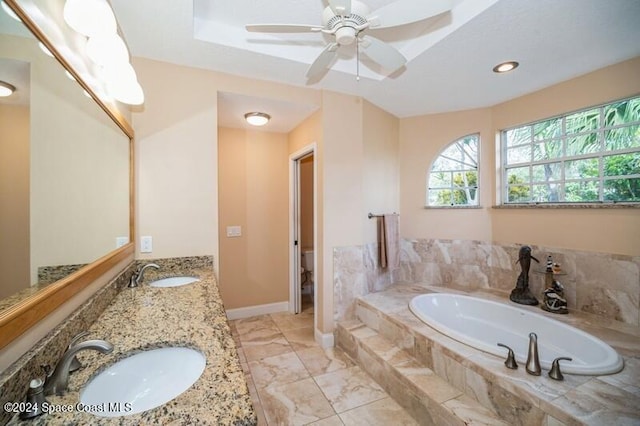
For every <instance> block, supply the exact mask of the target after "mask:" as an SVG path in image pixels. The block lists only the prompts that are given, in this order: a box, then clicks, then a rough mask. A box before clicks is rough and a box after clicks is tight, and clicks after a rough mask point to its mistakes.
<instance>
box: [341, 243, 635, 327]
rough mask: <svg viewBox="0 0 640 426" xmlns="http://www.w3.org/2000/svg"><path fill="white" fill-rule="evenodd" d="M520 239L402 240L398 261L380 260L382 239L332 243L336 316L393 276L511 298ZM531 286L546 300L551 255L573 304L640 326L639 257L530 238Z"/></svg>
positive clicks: (350, 312) (349, 315)
mask: <svg viewBox="0 0 640 426" xmlns="http://www.w3.org/2000/svg"><path fill="white" fill-rule="evenodd" d="M520 247H521V245H520V244H491V243H487V242H481V241H469V240H435V239H411V240H410V239H403V240H401V254H400V268H399V269H396V270H394V271H392V272H389V271H387V270H382V269H381V268H380V267H379V265H378V264H377V260H376V259H377V245H376V244H370V245H366V246H355V247H341V248H336V249H335V250H334V301H335V302H334V303H335V307H334V314H335V315H334V317H335V320H336V321H340V320H343V319H353V318H354V313H355V304H354V302H355V300H356V299H357V298H358V297H360V296H364V295H366V294H369V293H375V292H377V291H382V290H384V289H386V288H389V286H390V285H391V284H392V283H419V282H422V283H427V284H430V285H437V286H442V287H448V288H454V289H462V290H466V291H473V290H477V289H483V290H487V291H493V292H495V294H499V295H502V296H503V297H506V298H508V295H509V292H510V291H511V289H513V287H515V283H516V279H517V276H518V274H519V273H520V266H519V265H518V264H516V260H517V259H518V250H519V249H520ZM531 247H532V252H533V255H534V256H535V257H536V258H538V260H540V264H536V263H535V262H532V267H531V270H530V274H529V278H530V283H529V284H530V288H531V290H532V292H533V294H534V295H536V296H537V297H538V299H539V300H542V297H541V293H542V290H543V287H544V274H543V273H542V272H543V271H544V267H545V262H546V259H547V256H548V255H551V256H552V257H553V260H554V262H557V263H559V264H560V265H561V268H562V271H563V275H560V276H558V277H557V278H558V280H559V281H560V282H561V283H562V284H563V286H564V287H565V295H566V297H567V300H568V305H569V309H570V310H574V311H575V310H577V311H582V312H586V313H590V314H595V315H598V316H600V317H602V318H605V319H612V320H616V321H620V322H623V323H626V324H630V325H634V326H640V256H624V255H617V254H608V253H596V252H584V251H577V250H568V249H561V248H554V247H545V246H535V245H532V246H531Z"/></svg>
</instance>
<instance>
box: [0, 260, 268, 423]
mask: <svg viewBox="0 0 640 426" xmlns="http://www.w3.org/2000/svg"><path fill="white" fill-rule="evenodd" d="M157 263H159V265H160V269H159V270H158V271H155V270H154V271H149V273H148V274H146V276H145V280H144V282H143V283H141V285H140V286H138V287H136V288H128V287H127V283H128V277H129V276H130V275H131V273H132V272H133V270H134V269H135V266H136V265H135V264H132V265H131V267H129V268H127V270H126V271H125V272H123V274H122V277H121V279H117V280H114V282H112V283H110V284H109V285H108V286H107V287H116V288H115V289H109V288H106V289H105V291H102V292H100V293H98V294H96V296H94V298H100V297H108V296H107V294H108V293H109V292H110V291H113V290H115V291H117V294H116V295H115V297H113V299H112V300H113V301H112V302H111V303H110V304H109V305H108V306H107V307H106V309H105V310H104V311H103V312H102V314H101V315H100V316H99V317H98V318H97V320H96V321H95V322H94V323H93V325H91V326H90V327H89V328H88V331H89V333H90V334H89V335H88V336H87V337H86V339H104V340H106V341H108V342H110V343H111V344H113V346H114V350H113V352H112V353H111V354H108V355H104V354H101V353H98V352H95V351H83V352H81V353H79V354H78V359H79V360H80V362H81V363H82V364H83V365H84V367H83V368H82V369H81V370H79V371H77V372H74V373H72V374H71V376H70V378H69V388H68V391H67V392H66V394H64V395H63V396H55V395H54V396H48V397H46V398H47V401H48V402H49V404H51V406H53V407H54V408H55V407H60V408H61V409H62V408H63V407H71V409H70V410H69V411H67V412H62V411H60V412H56V413H47V414H43V415H41V416H39V417H36V418H35V419H32V420H27V421H21V420H20V419H19V418H18V415H17V414H16V415H15V416H13V418H12V419H11V421H10V423H9V424H30V425H45V424H47V425H49V424H100V423H103V422H104V423H111V422H114V421H116V422H119V423H120V424H150V423H155V424H211V425H221V424H233V425H253V424H256V423H257V419H256V415H255V412H254V410H253V406H252V404H251V398H250V395H249V391H248V389H247V384H246V381H245V376H244V373H243V371H242V368H241V366H240V361H239V358H238V355H237V352H236V346H235V343H234V341H233V338H232V336H231V331H230V329H229V326H228V323H227V318H226V314H225V311H224V307H223V304H222V300H221V299H220V294H219V291H218V287H217V283H216V281H215V277H214V275H213V267H212V260H211V258H182V259H174V260H160V261H157ZM185 274H188V275H190V276H195V277H197V278H199V279H200V281H197V282H194V283H190V284H187V285H182V286H178V287H166V288H162V287H151V286H149V282H151V281H153V280H155V279H160V278H165V277H170V276H179V275H185ZM97 302H98V301H96V300H92V301H89V302H88V303H87V304H86V305H85V306H83V308H81V309H92V306H96V305H99V303H97ZM74 316H77V315H75V314H74ZM73 320H74V318H70V321H72V322H73ZM63 326H64V324H63V325H62V326H61V327H63ZM55 331H56V330H54V333H52V334H56V333H55ZM58 334H61V333H58ZM53 338H55V337H53ZM66 344H68V342H66V343H62V342H59V343H58V344H57V346H58V347H59V348H61V349H62V350H61V351H60V349H58V351H59V352H60V354H58V355H57V356H56V357H54V358H55V359H58V358H59V355H61V353H62V352H64V350H65V349H66ZM160 347H187V348H192V349H195V350H197V351H199V352H201V353H202V354H203V355H204V357H205V358H206V366H205V368H204V371H203V373H202V375H201V376H200V377H199V379H198V380H197V381H196V382H195V383H194V384H193V386H191V387H190V388H189V389H187V390H186V391H185V392H184V393H182V394H180V395H179V396H177V397H176V398H175V399H173V400H171V401H169V402H167V403H166V404H164V405H161V406H159V407H156V408H153V409H151V410H148V411H145V412H142V413H139V414H134V415H130V416H123V417H119V418H116V419H108V418H104V417H100V416H98V415H95V414H90V413H87V412H84V409H85V407H82V406H79V405H77V404H78V403H79V401H80V395H81V392H82V391H83V388H84V387H85V386H86V384H87V383H89V382H90V381H91V380H92V379H93V378H94V377H95V376H97V375H98V374H99V373H100V372H102V371H104V370H105V369H106V368H108V367H109V366H111V365H113V364H114V363H116V362H118V361H119V360H121V359H124V358H126V357H129V356H131V355H133V354H136V353H139V352H141V351H145V350H150V349H154V348H160ZM41 349H42V348H41ZM34 350H35V351H37V350H38V348H34ZM28 355H29V354H27V356H25V357H23V358H24V359H25V360H26V359H27V358H29V356H28ZM34 355H35V354H34ZM35 356H37V355H35ZM20 368H29V367H27V366H24V367H21V366H20V365H16V366H14V367H13V369H15V370H19V369H20ZM31 368H33V366H31ZM36 369H37V368H36ZM34 374H35V373H34ZM4 385H5V386H7V384H6V383H5V384H4ZM26 392H27V388H26V387H25V388H24V389H23V392H22V398H24V395H26ZM22 401H24V399H22V400H21V401H15V402H22ZM106 408H107V409H108V407H106Z"/></svg>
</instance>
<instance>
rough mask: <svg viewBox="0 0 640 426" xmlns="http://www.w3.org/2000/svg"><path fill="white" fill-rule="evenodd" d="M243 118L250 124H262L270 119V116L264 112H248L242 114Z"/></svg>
mask: <svg viewBox="0 0 640 426" xmlns="http://www.w3.org/2000/svg"><path fill="white" fill-rule="evenodd" d="M244 119H245V120H247V123H249V124H251V125H252V126H264V125H265V124H267V123H268V122H269V120H271V116H270V115H269V114H266V113H264V112H248V113H246V114H245V115H244Z"/></svg>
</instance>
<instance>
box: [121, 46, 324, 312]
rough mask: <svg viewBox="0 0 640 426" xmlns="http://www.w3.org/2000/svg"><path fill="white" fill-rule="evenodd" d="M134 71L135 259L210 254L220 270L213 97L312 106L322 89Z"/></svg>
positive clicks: (156, 65) (163, 70)
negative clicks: (139, 99) (139, 89)
mask: <svg viewBox="0 0 640 426" xmlns="http://www.w3.org/2000/svg"><path fill="white" fill-rule="evenodd" d="M134 67H135V69H136V72H137V74H138V79H139V81H140V83H141V85H142V86H143V88H144V90H145V96H146V100H145V104H144V108H143V109H142V110H141V111H137V112H134V114H133V122H134V128H135V131H136V185H137V190H136V205H137V207H138V209H137V212H136V224H137V233H138V238H137V239H136V247H137V253H136V257H137V258H140V259H147V258H162V257H180V256H193V255H213V256H214V262H215V266H214V268H215V270H216V272H218V270H219V268H218V261H219V248H218V245H219V239H220V238H222V236H219V234H218V228H219V218H218V208H219V205H218V188H219V185H218V125H217V121H218V118H217V108H218V106H217V94H218V92H230V93H238V94H244V95H250V96H257V97H264V98H271V99H275V100H282V101H290V102H294V103H305V104H309V105H319V104H320V101H321V100H320V95H319V92H318V91H316V90H311V89H307V88H296V87H291V86H287V85H283V84H277V83H270V82H265V81H257V80H252V79H246V78H242V77H237V76H233V75H229V74H223V73H216V72H212V71H205V70H199V69H194V68H188V67H182V66H177V65H173V64H169V63H165V62H158V61H153V60H148V59H142V58H135V59H134ZM171 81H174V82H180V84H175V85H169V84H167V82H171ZM141 235H148V236H151V237H153V252H152V253H149V254H142V253H140V252H139V236H141ZM244 306H249V303H246V304H244Z"/></svg>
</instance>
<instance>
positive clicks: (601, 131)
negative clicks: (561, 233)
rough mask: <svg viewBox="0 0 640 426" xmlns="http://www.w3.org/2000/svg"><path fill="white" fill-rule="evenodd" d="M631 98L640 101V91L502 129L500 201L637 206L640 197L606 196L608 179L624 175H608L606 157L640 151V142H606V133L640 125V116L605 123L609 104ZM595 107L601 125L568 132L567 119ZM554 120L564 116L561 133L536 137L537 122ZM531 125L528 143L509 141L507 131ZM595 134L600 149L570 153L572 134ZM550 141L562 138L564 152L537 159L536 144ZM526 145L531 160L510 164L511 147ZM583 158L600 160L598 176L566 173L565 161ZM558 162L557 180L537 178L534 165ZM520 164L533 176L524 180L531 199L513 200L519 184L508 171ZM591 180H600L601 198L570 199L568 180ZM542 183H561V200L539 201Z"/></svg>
mask: <svg viewBox="0 0 640 426" xmlns="http://www.w3.org/2000/svg"><path fill="white" fill-rule="evenodd" d="M631 100H639V101H640V96H638V95H636V96H631V97H626V98H622V99H618V100H615V101H611V102H607V103H602V104H598V105H594V106H589V107H585V108H581V109H578V110H574V111H570V112H566V113H562V114H559V115H555V116H551V117H546V118H543V119H540V120H536V121H532V122H529V123H525V124H520V125H517V126H512V127H508V128H505V129H502V130H500V132H499V137H498V140H499V143H500V150H499V152H500V159H499V160H498V161H499V164H500V172H501V176H500V197H501V202H500V205H501V206H505V207H510V206H514V207H517V206H527V205H539V206H543V205H544V206H574V205H578V206H584V205H587V206H598V205H607V204H609V205H611V204H621V205H624V204H626V205H632V206H636V205H640V201H629V200H622V201H617V200H606V199H605V190H606V187H605V182H606V181H607V180H616V179H620V178H621V176H606V173H605V170H604V159H605V158H606V157H611V156H618V155H625V154H635V153H640V146H637V147H631V148H625V149H607V146H606V143H607V140H606V137H605V135H606V134H607V132H610V131H612V130H617V129H621V128H628V127H634V126H640V118H639V119H638V120H634V121H629V122H626V123H624V124H617V125H613V126H607V125H606V123H605V110H606V108H607V107H610V106H614V105H616V104H620V103H624V102H628V101H631ZM592 110H598V124H597V127H595V128H592V129H588V130H584V131H581V132H575V133H567V119H568V118H569V117H571V116H573V115H576V114H580V113H583V112H588V111H592ZM553 120H560V133H559V134H556V135H553V136H552V137H548V138H540V139H536V133H535V131H536V130H535V126H536V125H539V124H543V123H546V122H551V121H553ZM527 127H529V129H528V130H529V131H530V134H529V136H528V138H527V141H526V143H521V144H516V145H510V146H509V145H508V141H507V134H508V132H510V131H514V130H518V129H526V128H527ZM591 134H595V135H597V138H598V139H597V144H598V150H597V151H593V152H586V153H585V152H584V151H582V152H580V153H578V154H574V155H567V146H568V144H567V140H568V139H571V138H577V137H581V136H587V135H591ZM550 141H559V142H560V150H561V153H560V155H558V156H556V157H553V158H548V159H541V160H535V159H534V156H535V148H536V147H537V146H540V145H542V144H543V143H547V142H550ZM526 147H530V153H529V157H530V158H529V160H528V161H524V162H518V163H510V164H508V163H507V162H508V160H509V150H510V149H514V148H526ZM580 160H596V161H597V163H598V175H597V176H594V177H584V176H581V177H575V178H571V177H569V178H567V176H566V171H567V169H568V167H567V166H566V165H565V163H567V162H572V161H580ZM555 164H558V165H559V176H558V177H557V178H556V179H554V180H549V181H537V180H535V176H534V171H533V168H534V167H536V166H542V167H544V166H546V165H555ZM518 168H528V169H529V172H528V176H529V179H528V180H527V181H525V182H522V183H521V186H523V187H524V186H526V187H528V188H529V191H530V194H529V200H528V201H509V189H510V188H511V187H514V186H518V185H517V184H515V185H514V184H510V183H509V176H510V174H509V173H508V171H509V170H513V169H518ZM623 178H625V179H636V178H640V174H630V175H624V176H623ZM590 182H596V183H597V185H598V186H597V191H598V199H597V200H582V201H566V199H565V198H566V192H567V191H566V188H567V183H590ZM542 184H552V185H557V186H558V188H559V189H558V200H554V201H536V200H534V199H533V198H534V197H535V194H534V193H532V192H533V191H534V188H535V186H540V185H542Z"/></svg>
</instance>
